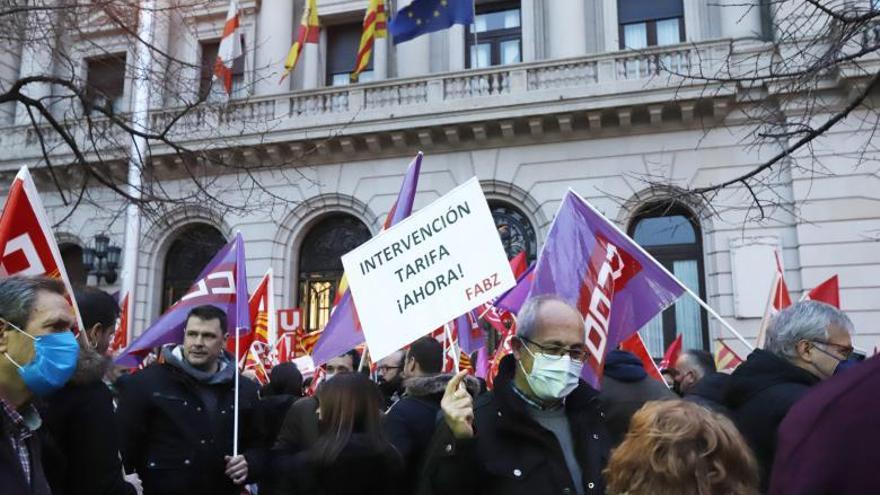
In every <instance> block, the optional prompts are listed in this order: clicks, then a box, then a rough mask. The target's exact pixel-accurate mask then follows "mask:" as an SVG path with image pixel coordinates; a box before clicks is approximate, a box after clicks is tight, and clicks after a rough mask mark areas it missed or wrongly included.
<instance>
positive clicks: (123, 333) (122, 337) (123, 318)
mask: <svg viewBox="0 0 880 495" xmlns="http://www.w3.org/2000/svg"><path fill="white" fill-rule="evenodd" d="M128 306H129V304H128V293H126V294H125V296H124V297H123V298H122V304H120V309H121V311H120V312H119V319H118V320H117V321H116V329H115V330H113V340H112V341H111V342H110V348H109V349H108V352H109V354H110V355H111V356H115V355H116V353H118V352H119V351H121V350H123V349H125V348H126V347H128Z"/></svg>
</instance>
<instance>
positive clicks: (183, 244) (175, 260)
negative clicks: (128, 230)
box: [162, 223, 226, 312]
mask: <svg viewBox="0 0 880 495" xmlns="http://www.w3.org/2000/svg"><path fill="white" fill-rule="evenodd" d="M225 245H226V239H225V238H224V237H223V234H221V233H220V231H219V230H217V229H216V228H214V227H212V226H211V225H208V224H205V223H197V224H192V225H188V226H186V227H184V228H183V230H181V231H180V232H179V233H178V234H177V236H176V238H175V239H174V241H173V242H172V243H171V246H170V247H169V248H168V253H167V254H166V255H165V269H164V277H163V279H162V312H165V310H166V309H168V308H169V307H170V306H171V305H172V304H174V303H176V302H177V301H178V299H180V298H181V297H182V296H183V295H184V294H186V292H187V291H188V290H189V288H190V287H191V286H192V284H193V282H195V281H196V277H198V276H199V273H201V272H202V269H203V268H205V265H207V264H208V262H210V261H211V258H213V257H214V255H215V254H217V252H218V251H220V249H222V248H223V246H225Z"/></svg>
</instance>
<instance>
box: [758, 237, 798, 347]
mask: <svg viewBox="0 0 880 495" xmlns="http://www.w3.org/2000/svg"><path fill="white" fill-rule="evenodd" d="M783 273H784V270H783V269H782V261H781V260H780V259H779V253H778V252H777V253H776V274H775V276H774V277H773V283H772V284H770V297H769V298H768V300H767V308H766V309H765V310H764V318H763V319H762V320H761V327H760V328H759V329H758V336H757V338H756V339H755V347H757V348H758V349H763V348H764V340H765V339H766V338H767V327H768V326H769V325H770V320H772V319H773V317H774V316H776V315H777V314H778V313H779V312H780V311H782V310H783V309H785V308H787V307H789V306H791V295H789V293H788V286H787V285H786V284H785V277H784V276H783Z"/></svg>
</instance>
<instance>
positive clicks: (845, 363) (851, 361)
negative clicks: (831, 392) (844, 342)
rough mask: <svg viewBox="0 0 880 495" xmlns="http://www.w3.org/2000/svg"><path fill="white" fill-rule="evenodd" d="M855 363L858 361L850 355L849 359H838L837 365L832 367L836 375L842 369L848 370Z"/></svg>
mask: <svg viewBox="0 0 880 495" xmlns="http://www.w3.org/2000/svg"><path fill="white" fill-rule="evenodd" d="M857 364H859V361H858V360H857V359H855V358H854V357H851V356H850V358H849V359H844V360H843V361H838V363H837V366H835V367H834V374H835V375H838V374H840V373H841V372H842V371H844V370H848V369H850V368H852V367H853V366H855V365H857Z"/></svg>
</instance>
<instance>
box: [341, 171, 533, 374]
mask: <svg viewBox="0 0 880 495" xmlns="http://www.w3.org/2000/svg"><path fill="white" fill-rule="evenodd" d="M342 264H343V266H344V267H345V273H346V275H347V277H348V283H349V287H350V290H351V293H352V296H353V297H354V302H355V306H356V307H357V314H358V316H359V318H360V322H361V325H362V327H363V330H364V336H365V337H366V340H367V346H368V347H369V349H370V355H371V356H372V358H373V359H374V360H376V361H378V360H380V359H382V358H384V357H385V356H387V355H388V354H391V353H392V352H394V351H396V350H397V349H400V348H401V347H403V346H405V345H406V344H408V343H410V342H412V341H413V340H415V339H417V338H419V337H421V336H422V335H425V334H427V333H429V332H430V331H432V330H434V329H436V328H437V327H440V326H442V325H443V324H445V323H447V322H449V321H451V320H454V319H455V318H456V317H458V316H459V315H461V314H463V313H465V312H467V311H470V310H471V309H473V308H475V307H477V306H478V305H480V304H482V303H484V302H486V301H489V300H492V299H493V298H495V297H497V296H499V295H500V294H502V293H504V291H506V290H507V289H509V288H511V287H513V286H514V284H515V283H516V281H515V279H514V276H513V272H512V271H511V270H510V265H509V263H508V261H507V256H506V254H505V252H504V248H503V247H502V246H501V240H500V238H499V237H498V232H497V230H496V228H495V222H494V221H493V219H492V215H491V213H490V212H489V205H488V204H487V203H486V198H485V196H483V191H482V189H481V188H480V183H479V181H478V180H477V179H476V177H474V178H473V179H471V180H469V181H468V182H466V183H464V184H462V185H461V186H459V187H457V188H455V189H453V190H452V191H451V192H449V193H448V194H446V195H445V196H443V197H441V198H440V199H438V200H437V201H435V202H433V203H431V204H430V205H428V206H427V207H425V208H423V209H422V210H421V211H419V212H418V213H416V214H414V215H412V216H411V217H409V218H408V219H406V220H404V221H402V222H400V223H398V224H397V225H395V226H394V227H392V228H390V229H389V230H386V231H385V232H383V233H382V234H380V235H378V236H376V237H375V238H373V239H372V240H371V241H369V242H367V243H365V244H363V245H361V246H360V247H358V248H357V249H354V250H352V251H351V252H349V253H347V254H346V255H345V256H343V257H342Z"/></svg>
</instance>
